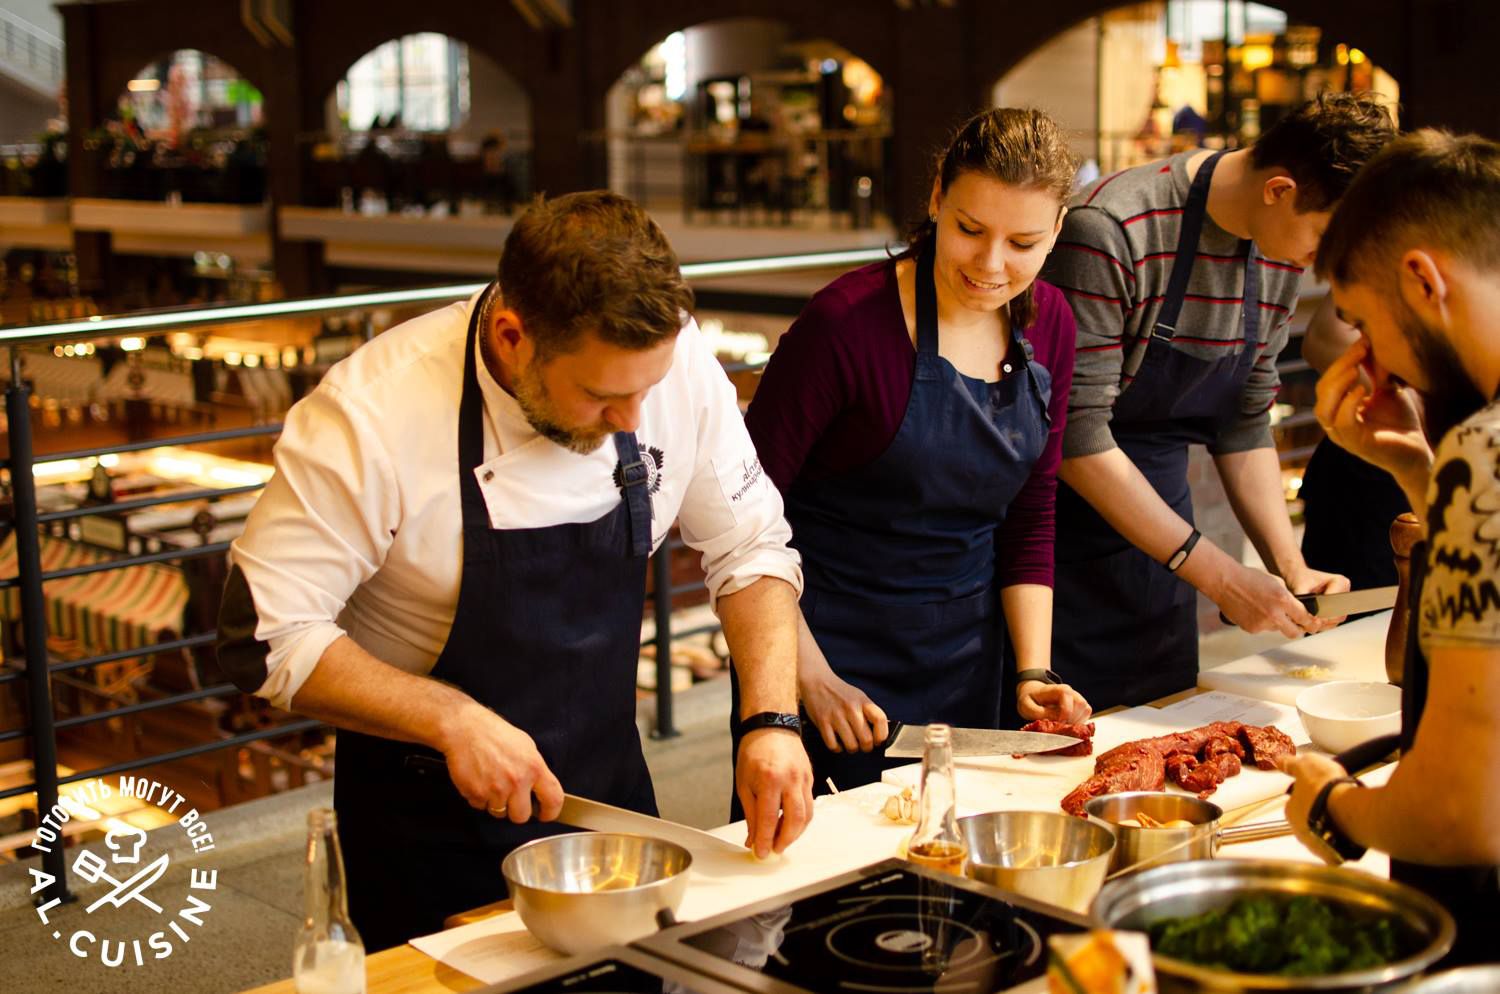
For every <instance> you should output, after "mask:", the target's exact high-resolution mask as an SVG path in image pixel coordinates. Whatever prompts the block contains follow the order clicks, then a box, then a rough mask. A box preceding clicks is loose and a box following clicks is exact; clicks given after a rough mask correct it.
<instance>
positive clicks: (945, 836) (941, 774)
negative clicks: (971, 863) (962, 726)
mask: <svg viewBox="0 0 1500 994" xmlns="http://www.w3.org/2000/svg"><path fill="white" fill-rule="evenodd" d="M957 807H958V800H957V797H956V796H955V791H954V778H953V741H952V732H951V730H950V729H949V727H948V726H947V725H929V726H927V741H926V742H925V743H924V746H923V750H922V793H921V796H920V797H919V799H918V801H917V827H916V829H915V830H914V831H913V832H912V833H911V838H910V839H909V840H907V843H906V858H907V859H908V860H910V861H911V862H913V863H916V864H917V865H919V866H925V867H928V868H930V869H934V870H940V871H942V872H944V873H952V874H954V875H955V876H963V873H964V862H965V860H966V858H967V857H968V855H969V850H968V846H966V845H964V839H963V836H962V835H959V834H958V821H957Z"/></svg>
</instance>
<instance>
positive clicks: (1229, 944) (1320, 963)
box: [1150, 895, 1403, 977]
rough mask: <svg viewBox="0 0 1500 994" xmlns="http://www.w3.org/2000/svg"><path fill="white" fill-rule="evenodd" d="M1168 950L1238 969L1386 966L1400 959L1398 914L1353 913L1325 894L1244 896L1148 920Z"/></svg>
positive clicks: (1300, 973) (1160, 948)
mask: <svg viewBox="0 0 1500 994" xmlns="http://www.w3.org/2000/svg"><path fill="white" fill-rule="evenodd" d="M1150 933H1151V948H1152V949H1153V950H1154V951H1156V952H1158V953H1160V954H1161V955H1163V956H1170V957H1172V958H1173V959H1180V960H1186V961H1187V962H1189V963H1195V964H1197V965H1199V966H1207V967H1213V968H1216V969H1220V970H1233V971H1235V972H1236V973H1263V974H1280V975H1282V976H1288V977H1312V976H1322V975H1324V974H1329V973H1344V972H1346V971H1349V970H1363V969H1368V968H1370V967H1378V966H1383V965H1385V964H1386V963H1390V962H1393V961H1394V960H1397V959H1400V958H1401V956H1402V955H1403V951H1402V948H1401V947H1402V945H1403V943H1402V941H1401V936H1400V934H1399V928H1398V925H1397V923H1396V921H1395V920H1394V919H1393V918H1391V917H1390V916H1388V915H1387V916H1380V917H1375V918H1370V917H1360V916H1358V915H1350V914H1348V913H1347V911H1345V910H1344V909H1343V908H1340V907H1336V906H1335V905H1332V904H1330V903H1329V902H1327V901H1324V900H1322V899H1320V898H1316V897H1309V896H1306V895H1299V896H1297V897H1294V898H1292V899H1291V900H1289V901H1278V900H1276V899H1275V898H1272V897H1267V896H1263V895H1256V896H1252V897H1242V898H1239V899H1238V900H1236V901H1235V902H1234V903H1233V904H1231V905H1229V906H1228V907H1227V908H1218V909H1215V910H1213V911H1205V912H1203V913H1201V914H1197V915H1189V916H1187V917H1180V918H1166V919H1163V920H1161V921H1159V922H1156V923H1154V924H1153V925H1151V926H1150Z"/></svg>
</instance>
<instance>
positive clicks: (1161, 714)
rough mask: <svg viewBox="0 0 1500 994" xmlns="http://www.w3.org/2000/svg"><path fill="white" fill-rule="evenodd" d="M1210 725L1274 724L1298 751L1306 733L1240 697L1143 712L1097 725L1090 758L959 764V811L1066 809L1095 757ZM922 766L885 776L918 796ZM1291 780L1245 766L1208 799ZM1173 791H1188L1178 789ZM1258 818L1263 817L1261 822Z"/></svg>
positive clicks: (1264, 796) (1262, 794)
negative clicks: (1066, 800) (1129, 744)
mask: <svg viewBox="0 0 1500 994" xmlns="http://www.w3.org/2000/svg"><path fill="white" fill-rule="evenodd" d="M1211 721H1243V722H1246V723H1248V724H1252V725H1275V726H1276V727H1277V728H1279V729H1281V730H1282V731H1283V732H1285V733H1286V734H1287V735H1289V736H1291V739H1292V741H1293V742H1295V743H1296V744H1297V746H1298V748H1301V747H1302V746H1304V745H1305V744H1306V743H1307V732H1306V730H1305V729H1303V727H1302V722H1301V721H1300V720H1299V719H1298V717H1297V711H1296V709H1295V708H1291V707H1287V706H1286V705H1282V704H1273V703H1268V702H1265V701H1258V700H1253V699H1250V698H1246V697H1240V696H1237V695H1234V694H1225V693H1205V694H1199V695H1197V696H1195V697H1191V698H1189V699H1187V700H1185V701H1179V702H1178V703H1176V704H1172V705H1169V706H1168V707H1164V708H1154V707H1137V708H1130V709H1129V710H1126V711H1119V712H1116V713H1114V714H1111V715H1106V716H1104V717H1102V718H1095V719H1094V752H1093V755H1090V756H1027V757H1024V758H1022V759H1013V758H1011V757H1009V756H996V757H988V756H987V757H984V758H975V759H963V760H958V761H957V762H956V765H957V767H958V769H957V778H958V784H957V789H958V805H959V813H960V814H961V815H966V814H977V813H979V812H983V811H1060V810H1062V808H1061V804H1062V799H1063V798H1064V797H1066V796H1067V795H1068V794H1069V793H1070V792H1071V791H1072V790H1073V788H1074V787H1076V786H1078V785H1079V784H1080V783H1082V782H1083V781H1084V780H1086V779H1088V777H1089V775H1090V774H1092V773H1093V772H1094V759H1095V757H1097V756H1098V755H1100V754H1101V753H1104V752H1108V751H1109V750H1110V749H1113V748H1114V747H1115V746H1118V745H1123V744H1125V743H1126V742H1131V741H1134V740H1135V739H1146V738H1152V737H1154V736H1157V735H1166V734H1168V733H1171V732H1182V731H1187V730H1188V729H1190V728H1196V727H1198V726H1199V725H1206V724H1208V723H1209V722H1211ZM921 770H922V764H920V763H913V764H911V765H908V766H899V767H897V768H895V769H893V770H887V771H886V772H885V776H884V778H883V779H884V780H885V782H886V783H889V784H894V785H895V786H898V787H907V786H909V787H911V788H912V789H913V790H914V791H915V789H916V787H917V780H918V778H919V777H920V776H921ZM1291 782H1292V781H1291V778H1290V777H1288V776H1287V775H1286V774H1284V773H1280V772H1277V771H1276V770H1258V769H1256V768H1254V767H1253V766H1246V767H1245V768H1244V769H1243V770H1242V771H1241V772H1240V774H1239V775H1238V776H1234V777H1230V778H1229V779H1228V780H1226V781H1224V783H1222V784H1221V785H1220V786H1219V789H1218V790H1217V791H1215V792H1214V793H1213V794H1212V795H1210V796H1209V800H1211V801H1213V802H1214V803H1215V804H1217V805H1219V806H1220V807H1221V808H1223V809H1225V810H1226V811H1228V810H1231V809H1234V808H1238V807H1242V806H1244V805H1247V804H1255V803H1257V802H1259V801H1264V800H1268V799H1270V798H1272V797H1275V796H1277V795H1278V794H1283V793H1285V792H1286V789H1287V787H1288V786H1290V785H1291ZM1167 789H1168V790H1169V791H1171V792H1174V793H1187V792H1186V791H1183V790H1182V788H1180V787H1178V786H1177V785H1175V784H1172V783H1170V782H1169V783H1168V785H1167ZM1257 820H1258V819H1257Z"/></svg>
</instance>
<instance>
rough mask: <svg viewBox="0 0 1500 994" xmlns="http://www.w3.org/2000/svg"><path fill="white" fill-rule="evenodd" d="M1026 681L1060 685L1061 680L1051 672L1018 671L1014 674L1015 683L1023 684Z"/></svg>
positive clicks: (1038, 670)
mask: <svg viewBox="0 0 1500 994" xmlns="http://www.w3.org/2000/svg"><path fill="white" fill-rule="evenodd" d="M1027 680H1040V681H1042V682H1043V683H1062V682H1063V678H1062V677H1060V676H1058V675H1057V674H1056V673H1053V672H1052V671H1051V670H1041V669H1031V670H1018V671H1017V672H1016V683H1018V684H1021V683H1025V682H1026V681H1027Z"/></svg>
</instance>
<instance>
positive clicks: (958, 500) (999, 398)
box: [735, 246, 1052, 794]
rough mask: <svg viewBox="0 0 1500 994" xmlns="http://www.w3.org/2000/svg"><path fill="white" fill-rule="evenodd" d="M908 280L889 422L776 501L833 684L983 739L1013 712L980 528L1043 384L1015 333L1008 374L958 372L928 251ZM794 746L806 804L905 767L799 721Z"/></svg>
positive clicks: (1031, 441)
mask: <svg viewBox="0 0 1500 994" xmlns="http://www.w3.org/2000/svg"><path fill="white" fill-rule="evenodd" d="M916 269H917V271H916V278H915V282H916V294H917V349H916V368H915V373H914V375H913V379H912V386H911V399H910V400H909V401H908V402H907V406H906V414H905V416H904V417H903V419H902V422H901V427H900V428H899V429H898V430H897V432H896V435H895V437H894V438H893V439H892V440H891V444H890V446H889V447H888V448H887V449H886V450H885V451H884V452H883V453H881V455H880V456H878V457H877V458H876V459H875V460H874V461H873V462H871V463H869V464H867V465H865V466H863V467H860V468H858V469H856V470H853V471H851V472H848V473H844V474H841V475H839V476H837V477H835V478H832V479H828V480H822V481H817V482H798V483H796V484H794V485H793V486H792V487H791V488H790V490H789V491H788V492H787V495H786V515H787V520H788V522H790V524H791V526H792V544H793V546H795V547H796V548H797V550H798V551H799V552H801V553H802V559H803V574H804V576H805V582H806V588H805V590H804V592H803V594H802V612H803V614H804V615H805V616H806V618H807V624H808V627H809V628H810V629H811V630H812V633H813V636H814V637H815V638H816V639H817V642H818V646H819V648H821V649H822V650H823V654H824V656H826V657H827V659H828V663H829V665H830V666H831V667H832V668H833V671H834V673H835V674H837V675H838V676H839V677H840V678H842V679H843V680H846V681H848V682H849V683H851V684H853V685H854V686H856V687H858V688H859V689H860V690H863V691H864V692H865V693H866V694H868V695H869V696H870V699H871V700H873V701H874V702H875V703H876V704H878V705H880V707H881V708H882V709H883V710H884V711H885V713H886V715H887V716H889V717H890V718H891V719H893V720H896V721H903V722H914V723H919V724H927V723H930V722H934V721H941V722H947V723H949V724H952V725H957V726H963V727H979V728H997V727H999V726H1000V722H1001V719H1002V714H1003V713H1004V712H1005V711H1008V710H1013V704H1012V705H1011V707H1010V708H1006V707H1005V706H1004V705H1005V696H1004V694H1003V689H1004V688H1005V687H1006V686H1007V685H1008V684H1009V683H1013V680H1006V679H1005V678H1004V673H1003V671H1004V670H1006V669H1007V668H1008V669H1009V670H1010V671H1011V672H1013V671H1014V664H1013V662H1008V661H1007V660H1008V657H1009V655H1010V654H1009V653H1008V652H1007V645H1006V641H1007V640H1006V629H1005V620H1004V615H1003V614H1002V613H1001V610H1000V603H999V600H1000V598H999V592H998V591H997V589H996V588H995V531H996V528H997V526H998V525H999V524H1000V523H1001V522H1002V521H1004V520H1005V514H1006V510H1007V509H1008V507H1009V505H1010V503H1011V501H1012V500H1013V499H1014V498H1015V496H1016V494H1018V493H1019V492H1020V490H1021V488H1022V486H1024V485H1025V483H1026V480H1027V479H1028V478H1029V477H1030V475H1031V468H1032V466H1033V465H1034V464H1035V463H1036V461H1037V459H1038V458H1039V457H1040V456H1041V454H1042V449H1043V447H1045V446H1046V444H1047V432H1048V430H1049V429H1050V426H1051V425H1050V421H1051V418H1050V416H1049V415H1048V412H1047V403H1048V401H1049V400H1050V399H1051V396H1052V374H1051V373H1050V372H1049V371H1048V370H1047V368H1046V367H1044V366H1043V365H1042V364H1041V363H1039V362H1036V361H1034V359H1033V355H1032V350H1031V343H1030V342H1028V341H1026V339H1025V338H1024V337H1023V336H1022V334H1021V331H1020V329H1018V328H1015V327H1014V326H1012V328H1011V343H1010V350H1009V354H1008V356H1007V358H1006V360H1005V362H1006V364H1007V365H1009V366H1011V367H1013V369H1014V371H1013V372H1012V373H1010V374H1009V375H1006V376H1004V377H1002V378H1001V379H1000V380H999V381H998V382H995V383H985V382H983V381H981V380H977V379H973V378H972V377H968V376H964V375H962V374H961V373H959V372H958V370H956V369H955V368H954V367H953V366H952V364H950V363H949V362H948V360H946V359H944V358H942V357H941V356H940V355H939V354H938V327H937V295H936V290H935V288H934V285H933V254H932V249H931V247H930V246H929V247H928V249H927V250H926V251H925V252H923V253H922V254H921V255H920V256H919V257H918V259H917V267H916ZM735 713H736V714H737V713H738V707H737V706H736V709H735ZM803 744H804V745H805V746H806V747H807V752H808V757H809V758H810V759H811V760H812V766H813V786H814V789H815V791H816V792H817V793H820V794H821V793H826V792H827V779H828V778H832V780H833V782H834V783H835V784H837V785H838V787H839V789H840V790H844V789H847V788H850V787H857V786H859V785H860V784H863V783H870V782H872V781H875V780H879V779H880V773H881V771H882V770H883V769H885V768H887V767H889V766H894V765H899V764H900V763H906V762H910V760H891V761H887V760H886V759H885V756H884V752H883V751H877V752H870V753H859V752H856V753H852V754H851V753H833V752H829V750H828V749H827V748H826V747H825V746H824V745H823V738H822V735H821V734H819V732H818V731H817V729H816V728H815V727H813V725H812V723H811V722H808V723H807V726H806V728H805V729H804V732H803ZM736 745H737V743H736Z"/></svg>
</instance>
